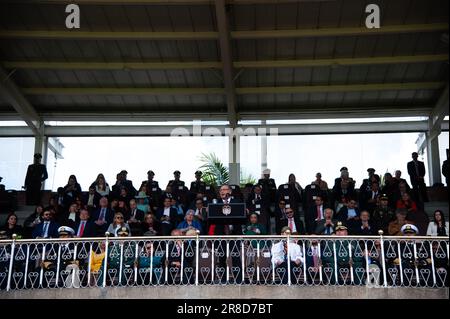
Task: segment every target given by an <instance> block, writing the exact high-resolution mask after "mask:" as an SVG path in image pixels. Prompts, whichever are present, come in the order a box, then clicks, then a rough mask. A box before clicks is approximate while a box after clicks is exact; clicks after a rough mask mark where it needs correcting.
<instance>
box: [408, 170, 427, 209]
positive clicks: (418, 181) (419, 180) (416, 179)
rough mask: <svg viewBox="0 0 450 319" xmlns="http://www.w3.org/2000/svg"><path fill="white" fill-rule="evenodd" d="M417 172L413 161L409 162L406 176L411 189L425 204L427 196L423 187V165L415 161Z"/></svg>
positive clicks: (424, 186)
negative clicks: (409, 180) (409, 181)
mask: <svg viewBox="0 0 450 319" xmlns="http://www.w3.org/2000/svg"><path fill="white" fill-rule="evenodd" d="M417 171H418V172H417ZM417 171H416V165H415V164H414V161H411V162H409V163H408V174H409V177H410V179H411V185H412V187H413V189H414V190H415V191H416V192H417V193H418V195H421V197H422V201H424V202H427V201H428V195H427V186H426V185H425V180H424V179H423V177H424V176H425V165H424V163H423V162H421V161H417ZM417 173H419V174H417Z"/></svg>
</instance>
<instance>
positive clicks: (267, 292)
mask: <svg viewBox="0 0 450 319" xmlns="http://www.w3.org/2000/svg"><path fill="white" fill-rule="evenodd" d="M21 298H27V299H78V298H83V299H116V298H120V299H126V298H131V299H203V298H204V299H208V298H218V299H236V298H239V299H254V298H258V299H276V298H278V299H323V298H333V299H448V298H449V289H448V288H442V289H428V288H368V287H295V286H291V287H287V286H284V287H271V286H198V287H197V286H162V287H127V288H89V289H38V290H23V291H11V292H8V293H7V292H0V299H21Z"/></svg>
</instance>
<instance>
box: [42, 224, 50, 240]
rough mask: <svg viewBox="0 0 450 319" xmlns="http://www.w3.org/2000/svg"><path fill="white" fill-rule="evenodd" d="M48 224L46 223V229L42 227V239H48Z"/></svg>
mask: <svg viewBox="0 0 450 319" xmlns="http://www.w3.org/2000/svg"><path fill="white" fill-rule="evenodd" d="M48 224H49V223H48V222H44V227H42V237H44V238H47V237H48V236H47V235H48V234H47V233H48Z"/></svg>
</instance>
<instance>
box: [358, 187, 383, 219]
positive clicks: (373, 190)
mask: <svg viewBox="0 0 450 319" xmlns="http://www.w3.org/2000/svg"><path fill="white" fill-rule="evenodd" d="M380 195H381V191H380V184H379V183H378V182H372V185H371V186H370V190H369V191H367V192H365V193H364V196H363V200H362V201H361V209H364V210H368V211H369V213H370V214H372V213H373V211H374V209H375V208H376V207H377V203H378V197H379V196H380Z"/></svg>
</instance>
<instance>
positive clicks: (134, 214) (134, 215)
mask: <svg viewBox="0 0 450 319" xmlns="http://www.w3.org/2000/svg"><path fill="white" fill-rule="evenodd" d="M133 218H136V209H134V210H133Z"/></svg>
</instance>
